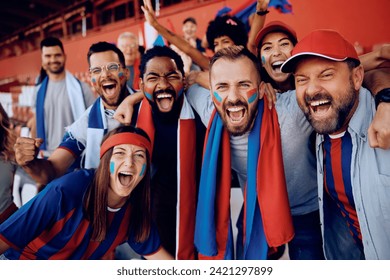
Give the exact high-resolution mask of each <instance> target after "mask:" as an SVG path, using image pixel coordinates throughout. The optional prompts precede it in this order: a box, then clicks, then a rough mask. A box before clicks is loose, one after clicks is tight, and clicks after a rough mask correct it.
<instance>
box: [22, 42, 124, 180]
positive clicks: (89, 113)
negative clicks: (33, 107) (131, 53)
mask: <svg viewBox="0 0 390 280" xmlns="http://www.w3.org/2000/svg"><path fill="white" fill-rule="evenodd" d="M87 57H88V63H89V66H90V68H89V71H90V75H91V83H92V85H93V87H94V89H95V91H96V92H97V93H98V94H99V96H100V97H99V98H98V99H96V101H95V102H94V103H93V105H92V106H90V107H89V108H88V109H87V110H86V111H85V112H84V113H83V115H82V116H81V117H80V118H79V119H78V120H76V121H75V122H74V123H73V124H71V125H70V126H69V127H67V128H66V133H65V135H64V137H63V140H62V143H61V144H60V145H59V146H58V147H57V149H56V150H55V151H54V152H53V153H52V155H51V156H50V157H49V158H48V159H47V160H46V159H38V158H37V157H36V156H37V153H38V148H39V146H40V145H41V143H42V139H40V138H36V139H33V138H18V139H17V142H16V144H15V154H16V161H17V162H18V164H19V165H20V166H22V167H23V169H24V170H25V171H26V172H27V173H28V174H29V175H31V177H32V178H33V179H34V180H35V181H36V182H38V183H40V184H43V185H46V184H48V183H49V182H50V181H51V180H53V179H55V178H58V177H60V176H62V175H64V174H65V173H66V172H67V171H69V170H72V169H74V168H80V167H84V168H96V167H97V166H98V164H99V160H100V159H99V147H100V144H101V140H102V138H103V136H104V135H105V134H106V133H107V132H109V131H111V130H113V129H114V128H116V127H118V126H119V122H118V121H116V120H115V119H114V118H113V115H114V112H115V109H116V108H117V106H118V105H119V104H120V103H121V102H122V100H123V99H124V98H125V97H127V96H128V95H129V91H128V89H127V87H126V81H127V78H128V76H129V71H128V70H127V69H126V67H125V59H124V56H123V53H122V52H121V51H120V50H119V49H118V48H117V47H116V46H115V45H113V44H110V43H107V42H99V43H96V44H93V45H92V46H91V47H90V49H89V52H88V55H87Z"/></svg>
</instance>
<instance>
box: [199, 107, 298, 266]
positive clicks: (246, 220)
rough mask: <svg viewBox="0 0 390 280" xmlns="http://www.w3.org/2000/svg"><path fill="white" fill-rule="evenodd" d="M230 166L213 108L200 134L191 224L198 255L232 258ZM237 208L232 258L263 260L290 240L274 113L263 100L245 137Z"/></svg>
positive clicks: (225, 134)
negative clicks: (239, 217)
mask: <svg viewBox="0 0 390 280" xmlns="http://www.w3.org/2000/svg"><path fill="white" fill-rule="evenodd" d="M230 170H231V155H230V137H229V134H228V132H227V131H226V129H224V127H223V122H222V119H221V118H220V116H219V115H218V114H216V111H215V110H214V112H213V114H212V117H211V119H210V122H209V126H208V129H207V133H206V140H205V146H204V153H203V165H202V172H201V179H200V186H199V196H198V207H197V214H196V224H195V247H196V249H197V250H198V252H199V258H200V259H233V258H234V249H233V248H234V245H233V236H232V226H231V217H230V187H231V171H230ZM243 210H244V213H243V214H244V216H243V231H242V233H239V235H238V236H239V238H238V239H239V240H238V242H241V244H239V246H237V247H238V248H243V249H242V252H237V253H238V256H237V258H238V259H266V258H267V251H268V247H278V246H280V245H282V244H285V243H287V242H289V241H290V240H291V239H292V238H293V236H294V230H293V225H292V219H291V213H290V207H289V202H288V197H287V190H286V182H285V177H284V169H283V160H282V153H281V139H280V130H279V124H278V119H277V114H276V111H275V109H274V108H273V109H272V110H268V109H265V110H264V101H263V100H260V101H259V107H258V114H257V116H256V119H255V123H254V126H253V128H252V130H251V132H250V134H249V136H248V157H247V184H246V186H245V187H244V206H243Z"/></svg>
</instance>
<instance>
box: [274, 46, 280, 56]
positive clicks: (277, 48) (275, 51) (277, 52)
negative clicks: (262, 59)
mask: <svg viewBox="0 0 390 280" xmlns="http://www.w3.org/2000/svg"><path fill="white" fill-rule="evenodd" d="M280 54H281V51H280V48H279V46H275V48H273V53H272V55H273V56H278V55H280Z"/></svg>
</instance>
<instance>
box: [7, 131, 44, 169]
mask: <svg viewBox="0 0 390 280" xmlns="http://www.w3.org/2000/svg"><path fill="white" fill-rule="evenodd" d="M42 143H43V140H42V139H40V138H37V139H34V138H27V137H19V138H17V139H16V143H15V145H14V150H15V159H16V162H17V163H18V164H19V165H21V166H24V165H27V164H28V163H30V162H31V161H32V160H34V159H35V157H36V155H37V153H38V148H39V146H40V145H41V144H42Z"/></svg>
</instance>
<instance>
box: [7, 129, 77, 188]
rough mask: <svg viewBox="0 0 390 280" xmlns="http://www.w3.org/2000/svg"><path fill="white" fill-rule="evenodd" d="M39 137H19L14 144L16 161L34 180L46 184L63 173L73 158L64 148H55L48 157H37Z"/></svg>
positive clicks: (39, 143) (40, 142) (40, 141)
mask: <svg viewBox="0 0 390 280" xmlns="http://www.w3.org/2000/svg"><path fill="white" fill-rule="evenodd" d="M41 144H42V139H40V138H35V139H34V138H27V137H19V138H18V139H17V140H16V143H15V145H14V149H15V158H16V162H17V163H18V164H19V165H20V166H21V167H22V168H23V169H24V171H26V172H27V174H29V175H30V176H31V177H32V178H33V179H34V181H36V182H37V183H38V184H41V185H47V184H48V183H49V182H50V181H52V180H53V179H55V178H58V177H60V176H62V175H64V174H65V172H66V171H67V170H68V168H69V167H70V166H71V165H72V163H73V162H74V160H75V158H74V156H73V154H72V153H71V152H69V151H67V150H65V149H58V148H57V149H56V150H55V151H54V152H53V153H52V155H51V156H50V157H49V158H48V159H38V158H37V155H38V152H39V146H40V145H41Z"/></svg>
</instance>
